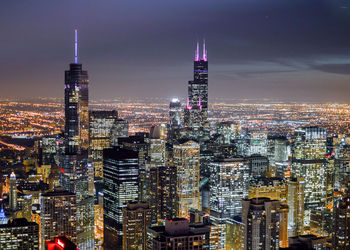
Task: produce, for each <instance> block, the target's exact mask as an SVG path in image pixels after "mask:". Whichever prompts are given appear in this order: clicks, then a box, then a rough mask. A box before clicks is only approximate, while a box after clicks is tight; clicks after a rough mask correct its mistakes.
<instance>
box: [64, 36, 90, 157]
mask: <svg viewBox="0 0 350 250" xmlns="http://www.w3.org/2000/svg"><path fill="white" fill-rule="evenodd" d="M75 38H76V39H75V62H74V63H71V64H70V67H69V70H67V71H65V89H64V100H65V141H66V154H77V153H79V152H80V151H81V150H86V149H87V148H88V147H89V90H88V83H89V79H88V73H87V71H83V69H82V65H81V64H79V63H78V59H77V58H78V57H77V32H75Z"/></svg>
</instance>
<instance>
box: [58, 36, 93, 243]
mask: <svg viewBox="0 0 350 250" xmlns="http://www.w3.org/2000/svg"><path fill="white" fill-rule="evenodd" d="M74 48H75V56H74V63H71V64H70V69H69V70H67V71H65V93H64V94H65V134H64V135H65V138H64V141H65V153H64V154H63V155H62V157H61V173H60V182H61V186H62V187H63V188H64V189H65V190H67V191H70V192H72V193H74V194H75V195H76V203H77V213H76V217H77V224H76V225H77V226H76V227H77V241H76V243H77V245H78V247H79V248H92V247H93V246H94V230H93V226H94V209H93V208H94V204H93V202H94V199H93V197H92V196H90V195H91V194H93V180H92V178H93V171H92V164H91V163H89V162H88V152H87V150H88V148H89V91H88V74H87V71H83V69H82V64H80V63H78V37H77V30H75V43H74Z"/></svg>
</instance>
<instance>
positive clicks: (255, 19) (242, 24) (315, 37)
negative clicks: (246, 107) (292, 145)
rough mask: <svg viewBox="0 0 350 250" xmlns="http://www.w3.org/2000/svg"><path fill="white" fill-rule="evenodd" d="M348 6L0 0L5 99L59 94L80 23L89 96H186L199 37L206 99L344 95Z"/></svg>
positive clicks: (349, 54) (298, 98)
mask: <svg viewBox="0 0 350 250" xmlns="http://www.w3.org/2000/svg"><path fill="white" fill-rule="evenodd" d="M348 4H349V3H347V2H346V1H342V2H341V3H339V2H337V3H334V1H329V0H325V1H316V0H312V1H301V0H297V1H293V2H292V3H288V2H283V3H281V2H280V1H275V0H268V1H264V2H261V1H256V0H249V1H242V0H235V1H227V0H221V1H215V3H214V2H212V1H209V0H207V1H201V2H199V1H193V2H187V1H186V2H185V1H177V2H172V3H159V2H158V1H151V2H148V3H147V4H146V3H142V2H140V3H130V2H128V3H126V2H125V1H120V2H117V3H111V2H107V1H99V2H98V3H91V2H88V3H86V2H84V4H82V2H81V1H80V0H78V1H75V2H74V3H72V2H71V1H50V2H46V1H41V2H40V3H38V4H36V5H30V4H29V3H23V2H21V3H19V2H6V3H2V5H3V8H1V10H0V13H1V15H0V16H1V17H0V21H3V23H4V25H3V26H2V28H1V29H0V30H1V31H2V33H3V34H4V36H3V37H2V39H0V46H1V48H2V55H3V56H2V57H1V59H0V64H1V66H2V67H1V69H0V73H1V75H2V78H1V80H0V86H1V88H2V93H1V97H36V96H40V97H43V96H49V97H61V96H62V90H61V82H62V81H63V77H62V74H61V71H60V69H61V68H64V67H65V65H66V64H67V61H68V62H73V61H74V47H73V42H72V40H73V39H72V38H73V32H74V29H78V30H79V37H80V41H81V42H80V45H79V46H80V49H79V60H80V58H81V60H80V61H81V62H82V63H83V64H84V65H85V67H86V70H88V71H89V72H90V74H91V79H90V82H91V86H90V89H91V93H92V95H91V99H92V100H94V99H100V98H113V97H119V96H130V97H136V96H140V97H155V96H164V97H169V99H170V98H172V97H179V98H185V97H186V89H185V88H184V86H186V82H187V81H188V79H190V78H191V70H189V68H190V65H191V63H192V60H193V59H194V53H193V50H194V48H195V44H196V42H197V41H201V40H202V39H203V38H205V39H206V41H207V47H208V48H209V55H208V56H209V58H210V61H211V67H210V69H209V71H210V79H209V80H210V82H211V84H210V86H209V91H210V93H211V95H210V96H209V99H210V98H212V97H214V96H215V97H223V98H242V97H244V98H252V99H262V98H275V99H283V100H286V101H320V102H324V101H340V102H347V101H348V97H347V92H348V91H350V85H349V84H348V82H349V80H350V77H349V75H348V74H349V72H350V70H349V68H350V66H349V65H350V59H349V58H350V50H349V48H348V44H349V41H350V35H349V34H347V32H346V28H347V26H348V24H349V21H350V19H349V13H348V9H347V7H348ZM60 10H62V11H60ZM13 13H16V15H13ZM61 13H64V14H63V15H62V14H61ZM101 14H103V15H101ZM18 16H20V18H17V17H18ZM38 17H39V19H38ZM140 20H142V21H143V22H140ZM29 31H30V32H29ZM23 41H25V43H24V42H23ZM135 68H136V70H135ZM18 71H20V72H21V74H18ZM5 86H6V87H5Z"/></svg>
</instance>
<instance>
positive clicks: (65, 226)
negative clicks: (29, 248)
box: [40, 190, 77, 249]
mask: <svg viewBox="0 0 350 250" xmlns="http://www.w3.org/2000/svg"><path fill="white" fill-rule="evenodd" d="M40 207H41V212H40V217H41V245H42V248H43V249H44V248H45V241H47V240H50V241H51V240H54V238H55V237H59V236H62V235H64V236H67V237H68V238H69V239H70V240H71V241H73V242H74V243H77V201H76V195H75V194H74V193H71V192H68V191H61V190H56V191H53V192H47V193H44V194H42V195H41V197H40Z"/></svg>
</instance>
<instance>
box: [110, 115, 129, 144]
mask: <svg viewBox="0 0 350 250" xmlns="http://www.w3.org/2000/svg"><path fill="white" fill-rule="evenodd" d="M128 136H129V123H128V121H126V120H123V119H116V120H115V121H114V124H113V126H112V129H111V146H118V145H119V144H118V138H127V137H128Z"/></svg>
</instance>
